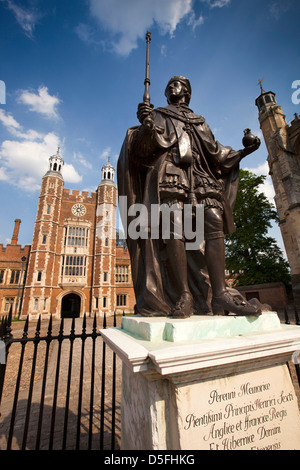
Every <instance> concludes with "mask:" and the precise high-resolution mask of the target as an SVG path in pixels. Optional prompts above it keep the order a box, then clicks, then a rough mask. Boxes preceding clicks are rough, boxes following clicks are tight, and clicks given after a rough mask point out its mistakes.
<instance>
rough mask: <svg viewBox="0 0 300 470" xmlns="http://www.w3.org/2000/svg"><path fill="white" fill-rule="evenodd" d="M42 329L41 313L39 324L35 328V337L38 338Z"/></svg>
mask: <svg viewBox="0 0 300 470" xmlns="http://www.w3.org/2000/svg"><path fill="white" fill-rule="evenodd" d="M40 331H41V314H40V315H39V318H38V321H37V324H36V329H35V337H36V338H37V337H38V336H40Z"/></svg>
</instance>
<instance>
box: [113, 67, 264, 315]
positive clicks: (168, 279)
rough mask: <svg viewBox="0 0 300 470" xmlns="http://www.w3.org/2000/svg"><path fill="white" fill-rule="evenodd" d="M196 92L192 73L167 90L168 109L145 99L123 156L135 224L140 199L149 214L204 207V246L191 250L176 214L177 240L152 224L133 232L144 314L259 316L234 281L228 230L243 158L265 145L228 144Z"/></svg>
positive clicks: (122, 183) (122, 184)
mask: <svg viewBox="0 0 300 470" xmlns="http://www.w3.org/2000/svg"><path fill="white" fill-rule="evenodd" d="M191 92H192V90H191V85H190V82H189V80H188V79H187V78H185V77H182V76H174V77H172V78H171V79H170V81H169V82H168V84H167V86H166V89H165V96H166V98H167V102H168V106H166V107H163V108H157V109H153V105H151V104H150V102H143V103H140V104H139V105H138V111H137V117H138V119H139V121H140V125H139V126H136V127H132V128H130V129H128V131H127V135H126V138H125V140H124V143H123V147H122V150H121V153H120V157H119V161H118V191H119V197H120V196H126V203H127V207H125V208H123V213H122V211H121V217H122V218H123V220H124V222H125V225H126V226H127V227H128V225H129V224H130V223H131V221H132V220H133V219H134V217H133V215H130V214H132V212H130V210H129V209H130V207H131V206H133V205H136V204H142V205H143V207H146V208H147V214H151V208H152V207H157V205H158V206H160V205H163V204H166V205H168V206H169V207H170V206H172V207H173V205H174V204H175V205H176V206H177V207H180V208H181V209H184V208H185V206H186V205H187V204H189V205H191V206H192V207H197V205H200V204H201V205H202V207H203V206H204V240H205V242H204V246H200V247H198V249H197V250H195V249H193V250H187V249H186V238H185V233H184V223H183V224H182V225H181V226H182V227H183V228H182V232H181V233H180V234H179V236H178V233H176V229H175V220H174V218H175V216H173V217H172V219H171V230H170V236H169V237H164V236H163V234H161V236H159V237H158V238H155V237H151V233H150V229H149V233H148V236H145V233H144V236H141V237H139V238H137V237H134V238H132V237H131V236H130V234H127V244H128V249H129V253H130V257H131V266H132V277H133V283H134V289H135V295H136V313H138V314H141V315H144V316H168V315H171V316H173V317H175V318H187V317H189V316H190V315H192V314H198V315H199V314H205V313H208V312H213V313H214V314H216V315H224V314H226V313H228V312H232V313H235V314H237V315H255V316H257V315H259V314H260V313H261V306H260V305H259V304H258V303H255V301H253V303H252V302H251V301H249V302H247V301H246V300H245V299H244V298H243V297H242V296H241V295H240V294H239V292H238V291H236V290H235V289H229V288H228V287H227V286H226V283H225V248H224V234H226V233H232V232H233V231H234V230H235V227H234V221H233V208H234V203H235V199H236V193H237V187H238V176H239V162H240V161H241V159H242V158H244V157H245V156H246V155H249V154H250V153H252V152H254V151H255V150H257V149H258V147H259V145H260V140H259V139H258V138H257V137H254V138H252V140H251V139H250V141H249V143H248V146H247V147H245V148H244V149H242V150H238V151H235V150H233V149H232V148H231V147H225V146H223V145H222V144H220V143H219V142H218V141H216V140H215V138H214V136H213V134H212V132H211V129H210V128H209V126H208V125H207V124H206V122H205V119H204V118H203V117H202V116H199V115H197V114H195V113H194V112H193V111H192V110H191V109H190V108H189V102H190V98H191ZM252 137H253V136H252ZM125 212H126V214H125ZM171 215H172V213H171ZM192 217H194V218H195V213H194V215H193V216H192ZM150 218H151V216H150V215H149V220H150ZM125 228H126V227H125ZM177 232H178V231H177ZM146 235H147V234H146Z"/></svg>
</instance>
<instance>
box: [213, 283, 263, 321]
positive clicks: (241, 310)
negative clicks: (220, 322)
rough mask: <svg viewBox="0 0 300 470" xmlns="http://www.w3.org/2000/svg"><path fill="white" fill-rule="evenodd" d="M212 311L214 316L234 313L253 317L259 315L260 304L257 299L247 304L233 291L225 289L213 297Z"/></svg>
mask: <svg viewBox="0 0 300 470" xmlns="http://www.w3.org/2000/svg"><path fill="white" fill-rule="evenodd" d="M211 306H212V311H213V313H214V315H228V314H229V313H235V314H236V315H241V316H246V315H247V316H255V317H258V316H259V315H260V314H261V307H262V306H261V304H260V302H259V301H258V300H257V299H251V300H249V302H247V300H245V299H244V297H243V296H242V295H241V294H240V293H239V292H238V291H237V290H235V289H226V290H225V291H224V292H222V293H221V294H220V295H218V296H213V298H212V302H211Z"/></svg>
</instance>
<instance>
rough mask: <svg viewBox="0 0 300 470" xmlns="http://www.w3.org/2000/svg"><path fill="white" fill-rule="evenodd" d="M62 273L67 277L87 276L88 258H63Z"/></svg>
mask: <svg viewBox="0 0 300 470" xmlns="http://www.w3.org/2000/svg"><path fill="white" fill-rule="evenodd" d="M62 272H63V274H64V275H65V276H85V275H86V257H85V256H72V255H70V256H69V255H68V256H63V268H62Z"/></svg>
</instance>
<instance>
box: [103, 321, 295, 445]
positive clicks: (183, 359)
mask: <svg viewBox="0 0 300 470" xmlns="http://www.w3.org/2000/svg"><path fill="white" fill-rule="evenodd" d="M122 320H123V321H122V327H121V328H111V329H107V330H101V333H102V335H103V338H104V340H105V341H106V342H107V343H108V344H109V346H110V347H111V348H112V349H113V350H114V351H115V352H116V353H117V354H118V355H119V357H120V358H121V359H122V361H123V370H122V374H123V375H122V442H121V448H122V449H123V450H141V449H143V450H152V449H153V450H206V449H208V450H209V449H213V450H217V449H219V450H235V449H236V450H249V449H253V450H259V449H266V448H267V449H274V450H279V449H281V450H291V449H297V450H300V414H299V408H298V403H297V398H296V395H295V392H294V387H293V384H292V381H291V378H290V375H289V370H288V367H287V362H288V361H291V359H292V355H293V354H294V353H295V351H297V350H300V327H299V326H292V325H281V324H280V322H279V319H278V316H277V314H276V313H274V312H264V313H263V314H262V315H261V316H260V317H258V318H255V317H236V316H228V317H217V316H193V317H191V318H189V319H185V320H179V319H178V320H173V319H170V318H145V317H139V316H133V317H124V318H123V319H122Z"/></svg>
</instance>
